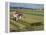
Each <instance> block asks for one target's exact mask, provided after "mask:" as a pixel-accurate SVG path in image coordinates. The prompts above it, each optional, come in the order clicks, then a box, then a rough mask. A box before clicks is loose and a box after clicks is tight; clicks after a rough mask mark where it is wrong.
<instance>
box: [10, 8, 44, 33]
mask: <svg viewBox="0 0 46 35" xmlns="http://www.w3.org/2000/svg"><path fill="white" fill-rule="evenodd" d="M13 11H14V12H15V11H18V12H19V13H23V19H22V20H19V21H15V20H13V19H12V18H11V17H10V32H25V31H43V30H44V10H31V9H19V10H18V9H15V10H13ZM13 11H10V14H11V13H12V12H13Z"/></svg>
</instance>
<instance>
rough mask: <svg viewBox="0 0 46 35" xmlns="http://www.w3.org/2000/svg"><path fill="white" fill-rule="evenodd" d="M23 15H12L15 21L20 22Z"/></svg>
mask: <svg viewBox="0 0 46 35" xmlns="http://www.w3.org/2000/svg"><path fill="white" fill-rule="evenodd" d="M22 16H23V14H20V13H14V14H13V17H14V20H15V21H18V20H21V19H22Z"/></svg>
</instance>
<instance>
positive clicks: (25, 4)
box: [10, 3, 44, 8]
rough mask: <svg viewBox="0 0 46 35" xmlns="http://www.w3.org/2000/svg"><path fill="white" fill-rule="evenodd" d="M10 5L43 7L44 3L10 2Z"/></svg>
mask: <svg viewBox="0 0 46 35" xmlns="http://www.w3.org/2000/svg"><path fill="white" fill-rule="evenodd" d="M10 7H25V8H44V4H31V3H10Z"/></svg>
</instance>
